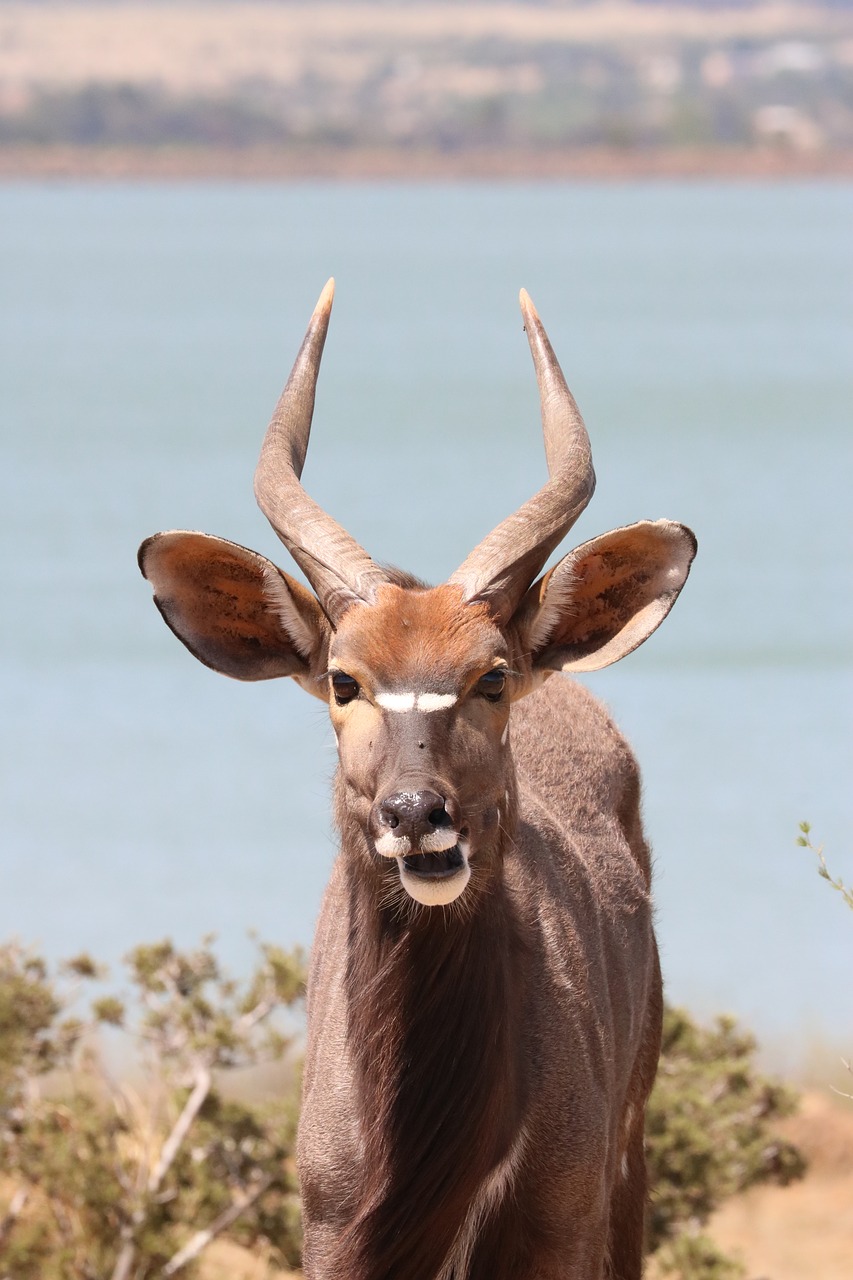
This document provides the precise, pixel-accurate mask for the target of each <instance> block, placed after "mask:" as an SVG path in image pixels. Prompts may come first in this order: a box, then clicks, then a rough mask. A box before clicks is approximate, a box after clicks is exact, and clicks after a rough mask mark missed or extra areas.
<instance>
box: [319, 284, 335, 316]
mask: <svg viewBox="0 0 853 1280" xmlns="http://www.w3.org/2000/svg"><path fill="white" fill-rule="evenodd" d="M334 298H335V277H334V276H329V278H328V280H327V281H326V284H325V286H324V288H323V292H322V293H321V294H320V297H319V299H318V300H317V305H316V307H315V308H314V315H315V316H316V315H323V314H325V315H328V313H329V312H330V311H331V309H332V303H333V301H334Z"/></svg>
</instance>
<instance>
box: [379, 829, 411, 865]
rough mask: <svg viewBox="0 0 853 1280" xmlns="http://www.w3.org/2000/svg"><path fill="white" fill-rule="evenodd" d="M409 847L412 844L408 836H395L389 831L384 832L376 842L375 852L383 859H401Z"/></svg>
mask: <svg viewBox="0 0 853 1280" xmlns="http://www.w3.org/2000/svg"><path fill="white" fill-rule="evenodd" d="M411 847H412V842H411V840H410V839H409V837H408V836H395V835H394V834H393V833H392V832H391V831H386V832H385V835H384V836H380V837H379V839H378V840H377V841H376V852H377V853H381V854H382V857H383V858H402V857H404V856H405V855H406V854H407V853H408V852H409V850H410V849H411Z"/></svg>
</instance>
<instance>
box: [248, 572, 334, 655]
mask: <svg viewBox="0 0 853 1280" xmlns="http://www.w3.org/2000/svg"><path fill="white" fill-rule="evenodd" d="M262 576H263V591H264V596H265V597H266V600H267V602H268V603H269V605H270V607H271V608H272V609H273V610H274V611H275V613H276V615H277V616H278V619H279V621H280V622H281V625H282V626H283V627H284V629H285V631H286V632H287V634H288V635H289V636H290V639H291V640H292V642H293V647H294V649H295V650H296V652H297V653H298V654H299V656H300V657H302V658H304V659H305V661H306V662H308V661H309V660H310V658H311V655H312V653H313V652H314V651H315V650H316V648H317V645H318V626H319V625H321V617H322V611H321V609H320V606H319V604H318V603H317V601H316V600H315V599H314V596H313V595H312V594H311V592H310V591H307V590H306V589H305V588H304V587H301V586H300V584H299V583H298V582H296V581H294V579H293V578H289V577H286V576H285V575H284V573H282V571H281V570H280V569H278V568H277V567H276V566H275V565H274V564H272V563H269V564H266V565H264V567H263V575H262ZM300 597H301V599H300ZM300 606H301V607H300ZM312 623H313V625H312Z"/></svg>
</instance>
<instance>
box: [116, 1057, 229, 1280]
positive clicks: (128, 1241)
mask: <svg viewBox="0 0 853 1280" xmlns="http://www.w3.org/2000/svg"><path fill="white" fill-rule="evenodd" d="M211 1081H212V1077H211V1074H210V1072H209V1071H208V1069H207V1067H198V1068H197V1069H196V1073H195V1088H194V1089H193V1091H192V1093H191V1094H190V1096H189V1097H188V1098H187V1100H186V1102H185V1103H184V1109H183V1111H182V1112H181V1114H180V1115H179V1116H178V1118H177V1120H176V1121H175V1124H174V1127H173V1128H172V1132H171V1133H170V1134H169V1136H168V1138H167V1139H166V1141H165V1142H164V1143H163V1146H162V1148H161V1149H160V1156H159V1159H158V1160H157V1163H156V1165H155V1166H154V1168H153V1169H152V1170H151V1173H150V1174H149V1176H148V1187H147V1194H148V1197H151V1196H154V1195H156V1194H157V1192H158V1191H159V1189H160V1184H161V1183H162V1181H163V1179H164V1178H165V1176H166V1174H167V1173H168V1172H169V1169H170V1168H171V1166H172V1163H173V1161H174V1159H175V1156H176V1155H177V1154H178V1152H179V1151H180V1149H181V1143H182V1142H183V1141H184V1139H185V1138H186V1136H187V1134H188V1133H189V1131H190V1129H191V1128H192V1125H193V1121H194V1120H195V1118H196V1116H197V1115H198V1113H199V1111H200V1110H201V1108H202V1106H203V1104H204V1100H205V1098H206V1097H207V1095H208V1093H209V1092H210V1085H211ZM144 1221H145V1206H144V1205H142V1206H140V1207H139V1208H138V1209H137V1210H136V1212H135V1213H134V1215H133V1217H132V1219H131V1220H130V1222H127V1223H125V1225H124V1227H122V1231H121V1237H120V1239H121V1240H122V1246H121V1249H120V1250H119V1255H118V1258H117V1259H116V1264H115V1267H114V1268H113V1273H112V1276H111V1277H110V1280H128V1277H129V1275H130V1269H131V1267H132V1266H133V1263H134V1259H135V1258H136V1243H135V1241H134V1239H133V1236H134V1233H135V1231H136V1229H137V1227H140V1226H141V1225H142V1223H143V1222H144Z"/></svg>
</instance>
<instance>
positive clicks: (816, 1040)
mask: <svg viewBox="0 0 853 1280" xmlns="http://www.w3.org/2000/svg"><path fill="white" fill-rule="evenodd" d="M851 18H853V15H852V14H851V9H850V7H849V6H848V5H845V4H836V5H829V6H809V7H808V8H798V7H797V6H791V5H789V6H786V7H785V8H784V9H782V8H780V7H778V6H776V5H773V4H757V5H750V4H739V5H736V6H734V5H733V6H725V5H713V4H708V5H702V4H682V5H674V4H673V5H654V4H615V3H614V4H610V3H589V4H585V5H569V4H558V3H554V4H546V3H530V4H520V3H516V4H505V5H490V4H454V5H441V4H424V3H417V2H415V0H412V3H408V4H407V3H395V4H392V3H388V4H381V3H374V4H368V3H365V4H358V5H351V6H343V5H334V4H328V5H327V4H323V3H316V4H313V5H311V6H310V7H309V6H307V5H304V4H302V5H300V4H286V3H281V4H277V3H269V4H267V5H255V4H239V3H225V2H223V3H219V4H209V5H206V4H195V5H193V6H184V5H181V4H177V5H168V6H167V5H162V6H161V5H157V4H147V5H143V4H141V3H139V4H125V3H111V4H107V3H104V4H100V5H94V4H92V5H80V4H51V3H42V4H35V3H33V4H22V3H17V4H0V141H2V146H0V172H2V173H3V174H4V175H5V181H4V182H3V183H2V184H0V278H1V279H2V281H3V287H2V308H1V309H0V325H2V350H3V359H2V367H0V379H2V384H0V385H2V406H3V408H2V420H0V433H2V434H0V448H2V469H0V520H2V524H3V536H2V542H0V567H2V583H3V599H4V626H3V629H2V640H0V643H2V649H3V663H2V671H0V705H2V713H0V715H1V717H2V718H0V750H2V776H0V872H2V893H0V937H9V936H11V935H17V936H19V937H21V938H23V939H24V940H26V941H32V942H34V943H37V944H39V946H41V947H43V948H44V950H45V951H46V952H47V954H48V955H49V956H50V957H59V956H63V955H68V954H70V953H72V952H75V951H78V950H80V949H82V948H86V949H88V950H91V951H92V952H93V953H95V954H96V955H97V956H98V957H99V958H101V959H104V960H107V961H109V962H112V963H115V962H116V961H117V959H118V958H119V957H120V956H121V955H122V954H123V953H124V952H125V951H126V950H127V949H128V947H129V946H131V945H132V944H134V943H136V942H140V941H143V940H151V939H154V938H158V937H162V936H164V935H171V936H173V937H174V938H175V939H176V940H177V941H178V942H179V943H181V944H184V945H187V944H190V943H192V942H194V941H195V940H196V939H197V938H198V937H199V936H200V935H201V934H202V933H204V932H207V931H215V932H216V933H217V934H218V936H219V939H220V944H219V945H220V953H221V954H222V956H223V958H224V960H225V961H226V963H227V964H229V965H230V966H231V967H232V968H233V969H234V970H236V971H238V972H239V971H240V970H241V968H244V967H245V966H246V965H247V964H248V957H249V954H250V944H249V943H248V941H247V936H246V935H247V930H248V929H249V928H256V929H258V930H259V931H260V933H261V934H262V935H263V936H265V937H269V938H272V939H275V940H276V941H278V942H281V943H282V944H286V945H289V944H291V943H293V942H303V943H306V944H308V943H309V942H310V939H311V934H312V930H313V923H314V919H315V915H316V912H317V909H318V904H319V899H320V895H321V892H322V888H323V885H324V883H325V881H326V878H327V876H328V873H329V868H330V865H331V862H332V859H333V857H334V853H335V837H334V833H333V832H332V831H331V828H330V819H329V804H328V792H329V782H330V779H331V776H332V772H333V768H334V760H335V756H334V749H333V746H334V741H333V737H332V734H331V732H330V730H329V728H328V725H327V720H326V715H325V713H324V711H323V708H322V707H321V706H320V704H319V703H318V702H316V701H314V700H311V699H309V698H306V697H305V695H304V694H303V693H302V692H301V691H300V690H299V689H298V688H297V687H296V686H295V685H292V684H290V683H287V684H270V685H262V686H248V685H239V684H237V683H232V682H229V681H227V680H224V679H222V678H221V677H217V676H215V675H214V674H213V673H211V672H210V671H208V670H206V669H205V668H203V667H202V666H200V665H199V664H198V663H196V662H195V661H194V660H193V659H192V658H191V657H190V655H189V654H188V653H187V652H186V651H185V650H184V649H182V648H181V646H180V645H179V644H178V643H177V642H176V641H175V640H174V638H173V637H172V636H171V635H170V634H169V633H168V631H167V630H166V628H165V627H164V626H163V624H162V622H161V620H160V618H159V615H158V614H157V613H156V610H155V609H154V608H153V606H152V604H151V601H150V591H149V588H148V587H147V585H146V584H145V583H144V582H143V581H142V579H141V578H140V577H139V574H138V572H137V569H136V566H135V554H136V547H137V545H138V543H139V542H140V541H141V539H142V538H144V537H145V536H147V535H148V534H150V533H153V532H155V531H156V530H158V529H165V528H173V527H186V528H198V529H203V530H205V531H208V532H211V533H217V534H221V535H223V536H226V537H229V538H232V539H235V540H236V541H239V542H243V543H245V544H247V545H249V546H252V547H255V548H256V549H258V550H259V551H262V552H264V553H265V554H267V555H270V556H272V557H273V558H277V559H278V560H279V562H280V563H282V564H283V565H284V567H285V568H287V569H288V571H294V569H293V566H292V565H290V564H288V563H286V555H285V553H284V551H283V549H282V548H281V547H280V545H279V544H278V543H277V540H276V539H275V537H274V535H273V534H272V532H271V531H270V530H269V528H268V527H267V526H266V525H265V523H264V521H263V519H262V518H261V516H260V514H259V512H258V511H257V510H256V508H255V505H254V500H253V497H252V488H251V481H252V473H253V470H254V465H255V461H256V457H257V453H258V449H259V446H260V442H261V439H262V436H263V432H264V429H265V426H266V423H267V420H268V418H269V414H270V412H271V409H272V407H273V405H274V403H275V400H276V398H277V396H278V393H279V391H280V389H281V386H282V385H283V383H284V380H285V378H286V376H287V372H288V370H289V367H290V363H291V361H292V359H293V356H294V354H295V352H296V350H297V348H298V345H299V342H300V340H301V336H302V332H303V330H304V327H305V324H306V322H307V319H308V317H309V315H310V312H311V309H312V307H313V305H314V302H315V300H316V297H317V295H318V294H319V291H320V289H321V288H322V286H323V284H324V282H325V280H326V279H327V277H328V276H329V275H330V274H335V276H336V277H337V280H338V295H337V301H336V304H335V313H334V317H333V321H332V328H331V333H330V338H329V342H328V345H327V349H326V357H325V361H324V367H323V376H322V378H321V383H320V392H319V398H318V406H317V413H316V418H315V429H314V435H313V439H312V444H311V449H310V451H309V455H308V462H307V465H306V470H305V476H304V479H305V483H306V486H307V487H308V488H309V490H310V492H311V493H312V494H313V495H314V496H315V497H316V498H317V499H318V501H320V502H321V503H322V504H323V505H324V506H326V507H327V508H328V509H329V510H330V511H331V512H333V513H334V515H335V516H336V517H337V518H338V519H339V520H340V521H341V522H342V523H344V524H345V525H346V526H347V527H348V528H349V529H350V531H351V532H352V533H353V534H354V536H355V537H356V538H357V539H358V540H359V541H360V542H362V543H363V544H364V545H365V546H366V547H367V548H368V549H369V550H370V552H371V553H372V554H373V555H374V557H376V558H377V559H379V560H382V561H389V562H393V563H398V564H400V565H402V566H404V567H405V568H407V569H410V570H412V571H414V572H415V573H418V574H420V575H422V576H424V577H426V578H428V579H431V580H434V581H440V580H443V579H444V578H445V577H447V576H448V575H449V574H450V573H451V572H452V571H453V569H454V568H455V567H456V566H457V565H458V564H459V563H460V562H461V561H462V559H463V558H464V557H465V555H466V554H467V552H468V550H469V549H470V548H471V546H472V545H473V544H474V543H475V542H476V541H477V540H478V539H479V538H480V537H482V536H483V534H484V533H485V532H486V531H487V530H488V529H489V528H490V527H491V526H492V525H494V524H495V523H497V521H498V520H500V519H501V518H502V516H503V515H505V514H506V513H507V512H509V511H510V510H512V509H514V508H515V507H516V506H518V505H519V504H520V502H522V501H523V500H524V499H525V498H526V497H527V496H529V494H530V493H532V492H533V490H534V489H535V488H536V487H537V486H538V485H539V484H540V483H541V482H542V480H543V478H544V474H545V464H544V456H543V451H542V445H541V436H540V432H539V427H538V404H537V397H536V390H535V381H534V377H533V373H532V368H531V366H530V359H529V354H528V352H527V347H526V342H525V340H524V336H523V333H522V330H521V320H520V316H519V313H518V310H517V302H516V299H517V293H518V289H519V287H520V286H524V287H526V288H527V289H528V290H529V291H530V293H531V294H532V296H533V298H534V299H535V301H536V303H537V306H538V307H539V310H540V313H541V315H542V317H543V320H544V322H545V324H546V325H547V327H548V330H549V333H550V335H551V338H552V341H553V343H554V346H555V348H556V350H557V352H558V355H559V356H560V359H561V361H562V363H563V367H564V369H565V371H566V374H567V377H568V380H569V382H570V385H571V386H572V388H573V390H574V392H575V394H576V396H577V398H578V400H579V402H580V405H581V407H582V410H583V412H584V415H585V417H586V420H587V423H588V426H589V429H590V433H591V436H592V441H593V449H594V453H595V461H596V469H597V472H598V477H599V484H598V490H597V492H596V495H595V498H594V500H593V502H592V504H591V505H590V507H589V509H588V510H587V512H586V513H585V515H584V516H583V518H582V520H581V522H580V523H579V524H578V526H577V533H576V540H577V541H580V540H583V539H585V538H587V537H591V536H593V535H594V534H596V533H598V532H601V531H603V530H605V529H607V528H610V527H612V526H614V525H619V524H624V523H627V522H629V521H632V520H636V519H640V518H643V517H653V518H656V517H660V516H666V517H670V518H673V519H678V520H682V521H684V522H686V523H688V524H690V525H691V526H692V527H693V528H694V529H695V530H696V532H697V534H698V537H699V543H700V553H699V558H698V560H697V562H696V565H695V568H694V572H693V574H692V576H691V579H690V581H689V583H688V585H687V588H686V589H685V591H684V594H683V596H682V598H681V600H680V601H679V603H678V605H677V607H676V609H675V610H674V612H673V614H672V615H671V616H670V618H669V619H668V621H667V623H666V625H665V626H664V627H663V629H662V630H661V631H660V632H659V633H658V634H656V635H655V636H654V637H653V638H652V639H651V640H650V642H649V643H648V644H647V645H646V646H645V647H644V648H643V649H641V650H640V651H639V652H637V653H636V654H634V655H632V656H631V657H630V658H628V659H627V660H626V661H624V662H623V663H621V664H619V665H618V666H617V667H615V668H613V669H611V670H609V671H605V672H602V673H600V674H599V675H597V676H596V677H594V678H590V681H589V683H590V684H591V685H592V687H593V688H594V689H595V691H596V692H597V693H599V694H600V696H601V697H603V698H604V699H605V701H606V702H607V703H608V704H609V706H610V707H611V708H612V710H613V712H614V714H615V716H616V718H617V720H618V722H619V723H620V724H621V725H622V727H623V728H624V729H625V731H626V733H627V734H628V736H629V738H630V739H631V741H632V743H633V744H634V746H635V748H636V749H637V752H638V755H639V758H640V761H641V765H642V768H643V772H644V778H645V813H646V822H647V827H648V831H649V835H650V838H651V840H652V843H653V846H654V849H655V853H656V860H657V902H658V913H659V933H660V938H661V945H662V951H663V959H664V969H665V975H666V980H667V987H668V992H669V995H670V998H671V999H673V1000H676V1001H681V1002H685V1003H687V1004H688V1005H689V1006H690V1007H691V1009H692V1010H694V1011H695V1012H696V1013H699V1014H703V1015H707V1014H710V1013H712V1012H716V1011H719V1010H729V1011H732V1012H734V1013H736V1014H738V1015H740V1016H742V1017H743V1018H744V1019H745V1020H746V1021H747V1023H748V1024H749V1025H750V1026H751V1027H753V1028H755V1029H756V1030H757V1032H758V1033H759V1034H760V1036H761V1038H762V1041H763V1043H764V1045H765V1052H766V1053H767V1054H768V1056H770V1057H771V1059H773V1060H774V1061H776V1062H778V1063H780V1064H782V1065H791V1064H799V1065H801V1064H802V1062H803V1061H804V1059H805V1058H806V1057H807V1056H808V1054H809V1053H810V1052H812V1050H813V1049H814V1048H815V1046H835V1045H839V1046H841V1047H846V1049H847V1050H848V1052H849V1049H850V1044H851V1037H853V1031H851V1028H853V993H851V989H850V983H849V973H850V957H851V937H852V936H853V934H851V922H850V917H849V913H846V912H845V911H844V909H843V906H842V904H841V903H840V902H839V901H837V900H836V897H835V895H833V894H832V893H831V892H830V891H829V890H828V888H827V887H826V886H825V885H824V884H823V883H822V882H821V881H820V879H819V878H818V877H817V875H816V874H815V865H814V860H813V858H812V857H811V855H810V854H809V853H808V851H805V850H802V849H797V848H796V846H795V839H796V836H797V834H798V823H799V822H800V821H801V820H802V819H804V818H808V819H810V821H811V822H812V824H813V827H814V833H815V839H816V841H822V842H823V843H824V844H825V846H826V853H827V857H828V859H829V862H830V865H831V866H832V868H833V870H834V871H836V872H837V873H839V874H841V875H842V876H845V877H846V879H847V880H848V881H849V880H851V879H853V840H851V833H853V791H851V787H850V765H851V739H850V718H851V710H853V684H852V682H851V640H853V635H851V632H853V593H851V574H850V537H851V502H850V496H849V486H850V475H851V469H850V464H851V448H853V446H851V440H853V433H851V429H850V407H851V404H853V386H851V382H853V378H851V368H850V353H851V342H850V340H851V308H850V299H851V285H853V251H851V236H850V229H851V214H853V192H851V186H850V183H849V180H848V179H847V178H845V177H844V175H845V174H849V173H851V172H853V166H851V164H850V156H851V147H853V21H851ZM571 172H575V173H579V174H581V175H585V176H583V178H582V180H581V179H578V178H576V179H575V180H572V181H569V180H567V177H566V175H567V174H569V173H571ZM688 173H689V174H690V175H691V176H690V178H689V179H688V178H686V177H685V176H684V175H685V174H688ZM60 174H61V175H64V176H63V180H62V181H57V180H56V179H57V175H60ZM92 174H100V175H102V178H103V180H101V181H97V182H93V181H91V180H90V178H91V175H92ZM235 174H242V176H243V178H244V179H246V180H243V181H234V180H233V178H234V175H235ZM294 174H302V177H301V178H299V180H291V181H281V180H280V179H281V178H282V177H283V176H284V177H286V176H287V175H291V177H292V176H293V175H294ZM466 174H468V175H478V178H477V180H476V181H474V180H471V177H470V176H468V177H466ZM656 174H664V175H667V177H666V180H652V179H653V176H654V175H656ZM768 174H772V175H774V177H775V180H774V181H772V182H771V181H765V180H764V179H766V178H767V176H768ZM104 175H105V176H104ZM116 175H122V176H124V177H126V178H128V179H129V180H127V181H122V182H120V181H116V180H115V178H116ZM199 175H204V177H203V180H202V179H201V178H200V177H199ZM378 175H380V176H381V180H379V177H378ZM164 176H168V177H178V178H182V179H185V180H184V181H177V182H166V181H163V180H162V179H163V177H164ZM733 176H736V177H737V179H738V180H737V181H723V180H721V178H732V177H733ZM193 177H195V178H197V179H199V180H197V181H189V180H188V179H190V178H193ZM341 177H346V178H347V179H348V180H347V181H339V180H336V179H340V178H341ZM249 178H251V179H252V180H248V179H249ZM413 178H420V179H422V180H420V181H415V180H412V179H413ZM451 179H452V181H451ZM627 179H630V181H628V180H627ZM424 442H428V444H429V449H428V450H425V449H424ZM425 458H428V459H429V461H428V462H427V461H425ZM439 495H440V496H439Z"/></svg>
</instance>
